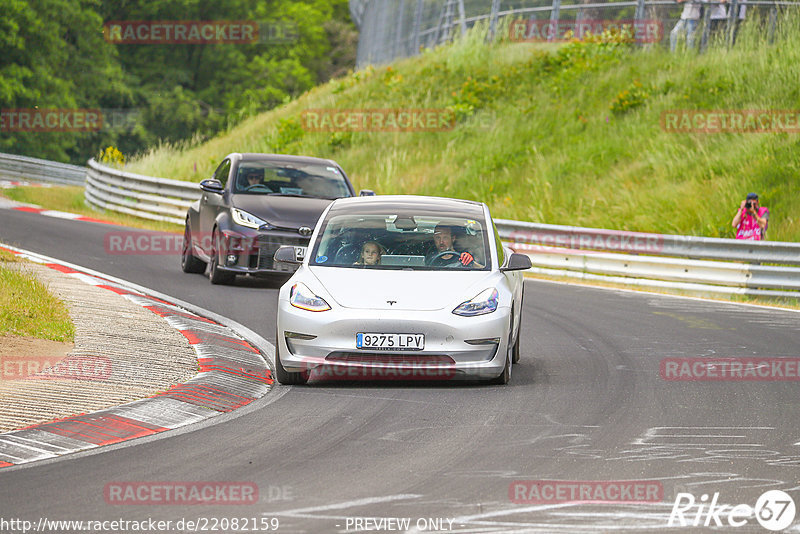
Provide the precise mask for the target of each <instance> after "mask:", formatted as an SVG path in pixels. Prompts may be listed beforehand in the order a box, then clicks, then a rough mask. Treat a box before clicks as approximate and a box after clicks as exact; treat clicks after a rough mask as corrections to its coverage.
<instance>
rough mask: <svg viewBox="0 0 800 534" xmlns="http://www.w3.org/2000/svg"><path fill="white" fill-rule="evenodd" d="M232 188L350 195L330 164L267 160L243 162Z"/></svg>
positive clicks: (322, 195)
mask: <svg viewBox="0 0 800 534" xmlns="http://www.w3.org/2000/svg"><path fill="white" fill-rule="evenodd" d="M233 192H234V193H237V194H246V195H275V196H292V197H315V198H329V199H336V198H343V197H349V196H351V193H350V190H349V189H348V187H347V183H346V182H345V179H344V176H342V173H341V172H340V171H339V169H337V168H336V167H334V166H332V165H318V164H294V163H292V164H280V163H276V162H267V161H245V162H242V163H241V164H240V165H239V168H238V169H237V171H236V178H235V180H234V183H233Z"/></svg>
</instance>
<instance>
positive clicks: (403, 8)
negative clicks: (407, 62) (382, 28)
mask: <svg viewBox="0 0 800 534" xmlns="http://www.w3.org/2000/svg"><path fill="white" fill-rule="evenodd" d="M405 13H406V0H400V9H399V10H398V11H397V14H398V21H397V34H396V35H395V36H394V49H393V50H392V58H391V59H394V58H396V57H398V54H397V50H398V49H399V48H400V39H401V38H402V35H403V18H404V15H405ZM403 57H405V51H403Z"/></svg>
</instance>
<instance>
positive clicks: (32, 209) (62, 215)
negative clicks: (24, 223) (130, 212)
mask: <svg viewBox="0 0 800 534" xmlns="http://www.w3.org/2000/svg"><path fill="white" fill-rule="evenodd" d="M11 209H12V210H15V211H24V212H27V213H38V214H39V215H44V216H45V217H55V218H57V219H69V220H72V221H86V222H93V223H102V224H114V223H112V222H109V221H104V220H102V219H95V218H94V217H86V216H85V215H78V214H77V213H67V212H66V211H56V210H46V209H44V208H39V207H36V206H16V207H13V208H11Z"/></svg>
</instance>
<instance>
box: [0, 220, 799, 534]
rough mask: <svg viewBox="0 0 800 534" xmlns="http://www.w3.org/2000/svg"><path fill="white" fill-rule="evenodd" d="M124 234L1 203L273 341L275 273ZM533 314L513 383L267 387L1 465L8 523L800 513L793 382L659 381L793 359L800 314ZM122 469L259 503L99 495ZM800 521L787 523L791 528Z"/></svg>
mask: <svg viewBox="0 0 800 534" xmlns="http://www.w3.org/2000/svg"><path fill="white" fill-rule="evenodd" d="M120 231H127V229H124V228H122V227H114V226H107V225H101V224H95V223H86V222H76V221H66V220H59V219H55V218H49V217H44V216H40V215H36V214H30V213H24V212H16V211H11V210H5V209H3V210H0V241H2V242H5V243H8V244H11V245H16V246H19V247H22V248H25V249H28V250H32V251H35V252H39V253H42V254H47V255H49V256H52V257H55V258H58V259H61V260H65V261H68V262H72V263H75V264H78V265H81V266H84V267H88V268H91V269H96V270H98V271H100V272H103V273H107V274H109V275H112V276H116V277H119V278H122V279H125V280H129V281H131V282H134V283H137V284H141V285H143V286H146V287H150V288H152V289H154V290H156V291H160V292H163V293H166V294H168V295H171V296H174V297H177V298H179V299H182V300H184V301H187V302H191V303H193V304H196V305H198V306H202V307H204V308H207V309H209V310H212V311H214V312H216V313H219V314H221V315H224V316H226V317H229V318H231V319H234V320H235V321H238V322H240V323H242V324H244V325H245V326H247V327H249V328H250V329H252V330H254V331H255V332H257V333H259V334H260V335H261V336H263V337H264V338H266V339H268V340H270V341H271V342H274V337H275V309H274V307H275V300H276V298H277V289H276V287H277V285H276V284H275V283H270V282H264V281H240V282H239V283H238V284H237V286H235V287H223V286H212V285H211V284H210V283H209V282H208V280H207V278H205V277H203V276H200V275H188V274H183V273H182V272H181V271H180V267H179V257H178V256H177V254H174V255H141V254H127V255H117V254H109V253H107V252H106V247H105V244H104V243H105V239H104V238H105V237H106V234H107V233H108V232H120ZM131 326H132V327H135V325H131ZM523 326H524V330H523V332H522V361H521V363H520V364H519V365H516V366H515V367H514V371H513V376H512V379H511V383H510V385H509V386H506V387H502V386H483V385H463V384H444V385H441V384H439V385H431V384H419V385H408V384H386V383H382V384H352V383H350V384H346V383H336V382H333V383H324V384H317V385H312V386H308V387H293V388H291V389H289V390H288V391H286V392H285V394H283V395H282V396H280V397H279V398H277V399H275V397H276V395H280V394H281V392H282V391H284V390H285V389H286V388H283V387H277V386H276V388H275V389H274V391H272V392H271V393H270V394H268V395H267V397H265V398H264V399H261V400H260V401H257V402H256V403H254V404H253V405H251V407H248V409H246V410H245V411H244V412H243V413H242V414H241V415H239V416H238V417H230V418H227V419H224V420H223V421H222V422H220V423H218V424H213V425H209V426H204V427H198V428H197V429H196V430H192V429H190V430H189V431H184V432H176V433H166V434H162V435H161V437H160V438H159V439H153V440H145V441H133V442H128V443H127V444H125V445H121V446H113V447H110V448H107V449H103V451H102V452H95V453H91V454H80V455H75V456H68V457H65V458H61V459H59V460H56V461H48V462H44V463H39V464H31V465H28V466H24V467H21V468H13V469H5V470H2V471H0V517H2V518H4V519H9V518H18V519H25V520H29V521H32V522H34V524H37V523H38V522H39V521H40V519H42V518H46V519H48V520H70V519H71V520H92V521H97V520H116V519H123V520H136V521H141V520H147V519H150V518H152V519H154V520H165V521H166V520H169V521H172V527H171V529H170V530H166V531H167V532H183V531H190V530H194V529H190V528H186V527H185V526H184V528H183V529H179V528H177V527H176V526H175V525H176V523H177V522H178V521H179V520H182V519H183V520H192V521H195V520H198V519H201V520H202V518H207V519H208V520H209V521H208V522H207V523H205V524H206V526H207V528H208V529H210V528H211V527H212V526H214V523H213V521H211V520H214V519H215V520H216V521H217V529H216V532H234V531H237V529H235V528H233V526H232V525H233V523H225V524H227V525H228V526H227V528H224V529H223V528H222V525H223V523H222V522H221V521H222V520H223V519H226V520H228V519H232V518H241V519H244V518H248V520H249V521H252V523H250V524H247V525H246V526H247V527H248V528H247V529H246V531H251V532H252V531H257V530H260V527H265V526H267V525H273V526H274V525H276V524H278V525H279V526H278V528H277V531H278V532H357V531H360V532H365V531H379V530H382V531H391V530H394V531H397V530H398V528H399V526H398V525H402V524H403V523H402V521H403V520H405V519H406V518H407V519H408V520H409V525H410V527H409V528H410V530H411V531H415V532H615V531H629V532H640V531H644V532H656V531H658V532H661V531H674V532H696V531H698V530H703V529H701V528H699V527H692V526H686V527H683V528H681V527H680V526H677V519H676V520H675V522H674V524H673V526H671V527H668V521H669V519H670V513H671V511H672V509H673V503H674V501H675V497H676V495H677V494H678V493H679V492H682V493H687V494H691V495H692V496H693V498H694V499H695V500H696V501H697V504H700V503H701V501H703V502H704V503H705V506H706V508H708V503H709V501H711V500H712V496H713V495H714V494H715V493H719V495H718V496H717V505H718V506H719V505H722V504H726V505H729V506H728V508H727V509H726V511H725V512H723V513H721V514H720V515H718V516H715V517H708V518H707V517H706V514H705V512H703V511H702V510H701V513H700V514H699V515H698V514H697V511H698V506H694V507H692V508H688V504H687V511H686V512H685V514H684V516H685V522H686V523H691V522H692V521H695V518H696V516H697V517H698V521H699V522H698V524H699V525H703V524H704V522H706V520H707V519H708V524H710V525H712V526H713V525H714V524H715V518H716V517H718V518H719V519H720V520H721V522H722V524H723V525H724V526H723V527H717V529H716V531H725V532H769V531H768V530H766V529H764V528H763V527H762V526H760V525H759V522H758V521H757V520H756V518H755V517H753V516H750V517H749V518H748V517H747V516H746V515H745V516H744V519H741V520H742V521H743V522H744V525H743V526H741V527H736V528H734V527H732V526H730V525H729V523H728V520H729V519H730V517H728V512H730V510H731V507H732V506H735V505H738V504H746V505H750V506H755V505H756V502H757V499H758V497H759V496H760V495H761V494H762V493H764V492H765V491H767V490H772V489H779V490H783V491H785V492H787V493H789V495H791V496H792V497H793V498H794V501H795V502H796V503H798V504H799V505H800V500H799V499H800V429H798V426H800V423H798V422H799V421H800V382H798V381H797V380H794V381H778V380H768V381H741V380H739V381H667V380H664V379H662V378H661V377H660V374H659V369H660V362H661V361H662V360H663V359H665V358H699V357H713V358H723V357H739V358H742V357H791V358H797V357H798V356H800V313H795V312H790V311H781V310H769V309H765V308H756V307H749V306H740V305H733V304H725V303H713V302H703V301H699V300H691V299H681V298H673V297H662V296H654V295H648V294H641V293H633V292H623V291H611V290H601V289H591V288H584V287H573V286H567V285H561V284H553V283H547V282H534V281H528V282H526V295H525V314H524V325H523ZM521 480H522V481H543V480H560V481H572V482H577V481H643V482H645V481H646V482H649V483H655V484H657V485H659V487H660V488H661V490H663V494H660V495H659V499H658V502H641V499H638V498H637V499H633V500H630V499H629V500H628V502H613V501H619V500H620V499H613V498H610V499H607V500H609V501H612V502H585V501H586V500H585V499H584V502H564V501H563V499H562V500H561V501H559V502H541V501H536V500H535V499H528V500H527V501H525V502H512V500H513V499H512V497H513V494H512V495H510V493H509V488H510V487H511V485H512V484H513V483H514V482H515V481H521ZM131 481H136V482H155V481H160V482H165V483H170V482H185V481H215V482H249V483H254V484H255V485H257V486H258V489H259V501H258V502H257V503H255V504H250V505H230V504H213V505H205V504H204V505H186V504H183V505H164V504H161V505H159V504H150V505H119V504H114V503H111V504H109V502H107V501H108V500H107V499H106V497H105V496H104V489H105V488H106V487H107V485H109V484H117V483H125V482H131ZM609 495H610V494H609ZM703 495H706V498H705V499H703V498H702V496H703ZM686 499H688V497H687V498H686ZM523 500H524V499H523ZM596 500H598V499H589V501H596ZM599 500H604V499H599ZM623 500H624V499H623ZM635 501H638V502H635ZM687 502H688V501H684V504H686V503H687ZM261 518H266V519H270V518H277V520H278V523H272V524H269V523H261ZM365 518H369V521H366V520H365ZM380 519H384V522H379V520H380ZM389 519H391V520H392V521H389ZM359 520H360V522H359ZM798 521H800V514H799V515H798V517H797V518H795V521H794V522H793V523H792V526H790V527H789V528H788V529H786V530H784V531H785V532H800V523H798ZM240 525H241V523H240ZM257 526H258V527H259V528H257ZM378 527H383V529H379V528H378ZM403 528H404V527H403ZM0 530H2V531H3V532H6V531H8V532H21V530H11V529H10V528H8V529H2V528H0ZM198 530H202V529H198ZM238 530H239V531H245V529H242V528H241V527H240V528H239V529H238ZM51 531H52V532H55V530H51ZM60 531H62V532H66V531H68V530H67V529H62V530H60ZM128 531H130V532H134V530H128ZM152 531H154V530H152ZM206 531H208V532H214V530H206ZM260 531H262V532H264V531H266V530H260ZM709 531H710V529H709Z"/></svg>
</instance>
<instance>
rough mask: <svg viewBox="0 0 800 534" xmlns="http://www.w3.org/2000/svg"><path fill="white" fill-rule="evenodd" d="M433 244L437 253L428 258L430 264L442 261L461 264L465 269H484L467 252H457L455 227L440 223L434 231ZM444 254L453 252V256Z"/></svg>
mask: <svg viewBox="0 0 800 534" xmlns="http://www.w3.org/2000/svg"><path fill="white" fill-rule="evenodd" d="M433 244H434V245H435V246H436V252H435V253H434V254H433V255H432V256H431V257H429V258H428V263H429V264H430V263H432V262H433V261H438V260H437V258H441V260H442V261H444V262H448V263H455V262H456V261H458V262H460V263H461V265H463V266H464V267H472V268H477V269H483V267H484V266H483V265H481V264H480V263H478V262H476V261H475V258H474V257H473V256H472V254H470V253H469V252H467V251H464V252H461V253H459V252H456V250H455V248H454V245H453V227H452V226H450V225H448V224H442V223H439V224H437V225H436V228H434V230H433ZM444 252H452V254H443V253H444Z"/></svg>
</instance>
